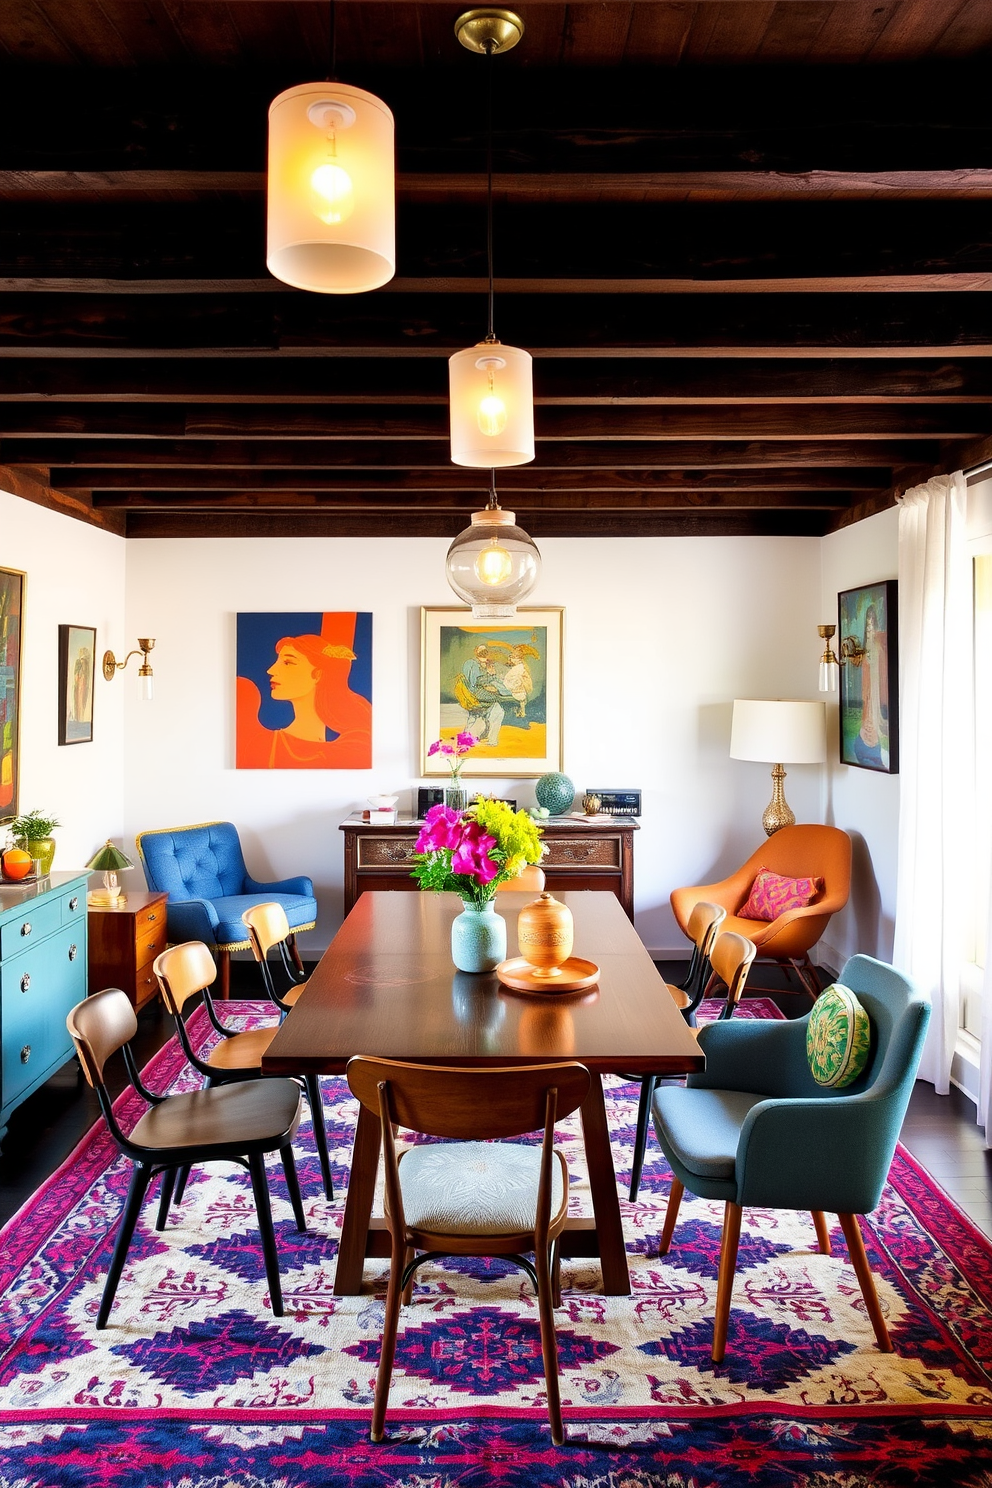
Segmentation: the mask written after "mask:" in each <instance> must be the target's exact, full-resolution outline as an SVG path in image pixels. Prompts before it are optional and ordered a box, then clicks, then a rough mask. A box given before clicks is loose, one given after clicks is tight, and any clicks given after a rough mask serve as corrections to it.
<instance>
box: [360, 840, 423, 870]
mask: <svg viewBox="0 0 992 1488" xmlns="http://www.w3.org/2000/svg"><path fill="white" fill-rule="evenodd" d="M416 845H417V838H416V836H413V837H359V839H358V867H359V871H361V869H362V868H400V867H403V866H404V865H409V864H410V862H411V858H412V856H413V851H414V848H415V847H416Z"/></svg>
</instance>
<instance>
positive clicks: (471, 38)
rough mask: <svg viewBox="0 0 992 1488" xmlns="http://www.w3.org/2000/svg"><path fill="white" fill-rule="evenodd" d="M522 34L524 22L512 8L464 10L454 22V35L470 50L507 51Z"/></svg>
mask: <svg viewBox="0 0 992 1488" xmlns="http://www.w3.org/2000/svg"><path fill="white" fill-rule="evenodd" d="M523 34H524V23H523V21H522V20H521V19H520V17H519V16H518V15H514V13H513V11H512V10H466V11H465V13H464V14H463V15H460V16H459V17H458V19H457V21H456V22H455V35H456V36H457V37H458V40H459V41H460V42H461V44H462V46H463V47H465V48H466V49H467V50H468V51H470V52H486V51H492V52H508V51H510V49H511V48H512V47H515V46H516V44H517V42H518V41H519V40H520V38H521V37H522V36H523Z"/></svg>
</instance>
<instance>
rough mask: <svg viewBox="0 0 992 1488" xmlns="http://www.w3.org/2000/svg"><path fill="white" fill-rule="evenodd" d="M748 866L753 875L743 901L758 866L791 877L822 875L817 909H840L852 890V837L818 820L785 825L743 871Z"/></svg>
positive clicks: (815, 903) (817, 897) (753, 854)
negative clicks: (792, 825) (789, 825)
mask: <svg viewBox="0 0 992 1488" xmlns="http://www.w3.org/2000/svg"><path fill="white" fill-rule="evenodd" d="M744 868H746V869H747V870H748V874H749V876H748V883H747V887H746V888H745V889H744V892H743V896H742V898H741V901H740V902H741V904H743V903H744V901H745V900H746V899H747V896H748V893H749V892H750V884H751V882H752V881H753V879H754V877H755V875H756V874H757V872H758V869H759V868H768V869H770V870H771V872H772V873H780V874H782V875H783V876H785V877H788V878H822V879H823V888H822V889H821V890H820V892H819V893H818V894H817V896H816V898H815V899H814V900H813V901H812V902H813V904H814V905H815V906H816V907H817V908H820V907H822V908H823V909H827V908H828V907H829V908H830V910H831V912H836V911H837V910H838V909H842V908H843V906H844V905H845V904H846V903H847V900H848V895H849V894H850V892H851V839H850V837H849V836H848V835H847V833H846V832H842V831H841V830H840V828H839V827H825V826H822V825H821V824H820V823H818V822H807V823H803V824H801V825H796V826H794V827H782V828H780V830H779V831H777V832H773V833H772V835H771V836H770V837H769V838H768V840H767V842H765V843H763V844H762V846H761V847H759V848H758V849H757V851H756V852H753V853H752V854H751V856H750V857H749V858H748V860H747V863H746V864H744V865H743V868H742V870H741V872H742V873H743V869H744ZM737 907H738V908H740V905H738V906H737Z"/></svg>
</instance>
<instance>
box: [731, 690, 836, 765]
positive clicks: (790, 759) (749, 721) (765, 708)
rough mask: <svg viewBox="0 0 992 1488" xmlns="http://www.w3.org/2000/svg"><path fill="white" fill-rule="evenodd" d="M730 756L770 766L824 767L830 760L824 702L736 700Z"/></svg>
mask: <svg viewBox="0 0 992 1488" xmlns="http://www.w3.org/2000/svg"><path fill="white" fill-rule="evenodd" d="M730 757H731V759H739V760H762V761H764V762H765V763H766V764H782V765H818V764H822V762H823V761H824V760H825V759H826V757H827V748H826V713H825V709H824V705H823V703H820V702H803V701H797V702H790V701H782V700H780V699H776V700H773V701H765V700H756V699H748V698H736V699H735V701H734V720H733V724H732V725H731V730H730Z"/></svg>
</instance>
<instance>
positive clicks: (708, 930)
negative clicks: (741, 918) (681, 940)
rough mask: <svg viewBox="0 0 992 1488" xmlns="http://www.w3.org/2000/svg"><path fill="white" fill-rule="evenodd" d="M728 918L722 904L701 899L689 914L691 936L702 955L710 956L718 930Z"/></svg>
mask: <svg viewBox="0 0 992 1488" xmlns="http://www.w3.org/2000/svg"><path fill="white" fill-rule="evenodd" d="M726 918H727V911H726V910H725V909H724V907H723V905H722V904H709V903H707V901H706V900H705V899H701V900H700V901H699V903H698V904H694V905H693V907H692V913H691V914H690V916H689V938H690V940H691V941H692V942H693V944H694V945H695V947H696V950H697V951H698V952H699V954H700V955H701V956H709V954H710V951H711V950H712V949H713V942H714V940H715V939H716V933H717V930H718V929H719V928H720V926H721V925H722V923H723V921H724V920H725V919H726Z"/></svg>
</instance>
